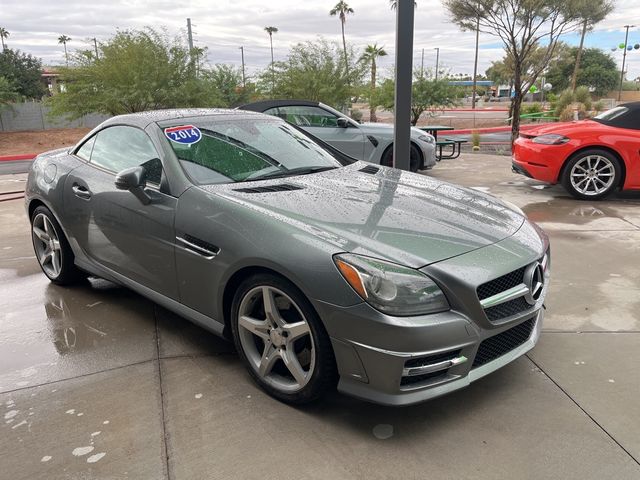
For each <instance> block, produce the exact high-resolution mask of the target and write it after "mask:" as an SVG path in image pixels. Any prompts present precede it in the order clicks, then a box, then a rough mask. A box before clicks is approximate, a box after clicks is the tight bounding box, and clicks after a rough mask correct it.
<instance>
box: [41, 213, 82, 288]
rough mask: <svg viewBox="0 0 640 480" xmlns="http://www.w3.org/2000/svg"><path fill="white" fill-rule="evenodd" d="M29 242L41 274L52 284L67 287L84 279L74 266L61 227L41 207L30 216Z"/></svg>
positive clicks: (69, 247) (72, 256)
mask: <svg viewBox="0 0 640 480" xmlns="http://www.w3.org/2000/svg"><path fill="white" fill-rule="evenodd" d="M31 241H32V243H33V250H34V252H35V254H36V259H37V260H38V264H39V265H40V268H41V269H42V272H43V273H44V274H45V275H46V276H47V278H48V279H49V280H51V281H52V282H53V283H55V284H57V285H69V284H72V283H76V282H79V281H81V280H83V279H85V278H86V275H85V274H84V272H82V271H81V270H80V269H78V267H76V266H75V264H74V258H75V257H74V255H73V251H72V250H71V246H70V245H69V242H68V241H67V237H65V235H64V232H63V231H62V227H60V224H59V223H58V221H57V220H56V218H55V217H54V215H53V213H51V210H49V209H48V208H47V207H45V206H43V205H41V206H39V207H37V208H36V209H35V210H34V211H33V213H32V214H31Z"/></svg>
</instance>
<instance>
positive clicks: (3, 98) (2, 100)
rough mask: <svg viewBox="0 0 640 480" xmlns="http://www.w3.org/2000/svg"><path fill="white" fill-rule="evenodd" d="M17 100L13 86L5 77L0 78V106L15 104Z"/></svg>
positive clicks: (16, 93)
mask: <svg viewBox="0 0 640 480" xmlns="http://www.w3.org/2000/svg"><path fill="white" fill-rule="evenodd" d="M17 99H18V92H17V91H16V87H15V85H13V84H12V83H11V82H10V81H9V80H7V79H6V78H5V77H0V105H5V104H7V103H11V102H15V101H16V100H17Z"/></svg>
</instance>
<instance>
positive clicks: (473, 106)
mask: <svg viewBox="0 0 640 480" xmlns="http://www.w3.org/2000/svg"><path fill="white" fill-rule="evenodd" d="M479 39H480V17H478V19H477V21H476V58H475V60H474V62H473V93H472V97H471V109H472V110H475V109H476V90H477V86H478V85H477V78H478V40H479Z"/></svg>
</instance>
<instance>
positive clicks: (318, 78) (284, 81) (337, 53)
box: [258, 38, 367, 108]
mask: <svg viewBox="0 0 640 480" xmlns="http://www.w3.org/2000/svg"><path fill="white" fill-rule="evenodd" d="M341 50H342V48H341V46H340V45H339V44H338V43H333V42H327V41H326V40H325V39H323V38H320V39H318V40H316V41H313V42H311V41H308V42H305V43H298V44H297V45H294V46H293V47H292V48H291V50H290V51H289V55H288V57H287V59H286V60H285V61H282V62H276V63H275V64H274V88H273V92H272V94H273V96H275V97H280V98H301V99H306V100H315V101H321V102H324V103H326V104H328V105H332V106H334V107H336V108H342V107H344V106H345V105H347V104H348V103H350V98H351V95H352V93H353V88H352V85H355V84H357V83H358V82H359V81H360V79H361V78H362V77H363V76H364V73H365V72H366V68H367V67H366V65H364V64H362V63H361V62H357V61H356V59H357V58H358V57H357V55H356V54H355V52H354V51H353V50H352V49H350V48H348V49H347V58H348V61H349V70H348V72H349V73H348V74H347V69H346V67H345V63H344V61H343V60H342V56H343V52H342V51H341ZM270 83H271V73H270V72H269V71H268V70H266V71H264V72H263V73H262V75H261V76H260V78H259V85H258V87H259V89H260V90H261V91H269V84H270Z"/></svg>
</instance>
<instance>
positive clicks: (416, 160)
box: [380, 143, 423, 173]
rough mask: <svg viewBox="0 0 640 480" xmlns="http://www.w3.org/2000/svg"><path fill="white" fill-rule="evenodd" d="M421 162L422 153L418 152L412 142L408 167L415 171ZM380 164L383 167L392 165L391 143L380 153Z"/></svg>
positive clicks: (420, 165)
mask: <svg viewBox="0 0 640 480" xmlns="http://www.w3.org/2000/svg"><path fill="white" fill-rule="evenodd" d="M422 164H423V162H422V153H420V149H419V148H418V147H416V146H415V145H414V144H413V143H412V144H411V151H410V154H409V169H410V170H411V171H412V172H414V173H415V172H417V171H418V170H419V169H420V168H421V167H422ZM380 165H383V166H385V167H393V144H392V145H389V146H388V147H387V149H386V150H385V151H384V152H383V153H382V158H381V159H380Z"/></svg>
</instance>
